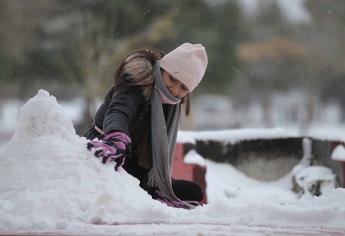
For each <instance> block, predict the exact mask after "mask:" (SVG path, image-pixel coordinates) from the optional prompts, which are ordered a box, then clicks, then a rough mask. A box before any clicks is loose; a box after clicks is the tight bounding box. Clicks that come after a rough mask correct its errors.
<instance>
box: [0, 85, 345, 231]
mask: <svg viewBox="0 0 345 236" xmlns="http://www.w3.org/2000/svg"><path fill="white" fill-rule="evenodd" d="M86 142H87V140H86V139H85V138H81V137H79V136H77V135H76V134H75V130H74V128H73V124H72V120H71V118H69V117H68V116H66V111H65V110H64V109H63V108H62V106H60V105H59V104H58V103H57V101H56V99H55V98H54V97H52V96H50V95H49V94H48V93H47V92H46V91H43V90H41V91H39V93H38V94H37V95H36V96H35V97H34V98H32V99H30V100H29V101H28V102H27V103H26V104H25V106H24V107H23V108H22V109H21V113H20V118H19V121H18V125H17V128H16V130H15V133H14V136H13V137H12V139H11V140H10V141H9V142H8V143H6V144H5V145H4V146H3V147H2V148H1V150H0V179H1V181H0V234H8V233H22V234H27V233H31V234H42V233H45V234H64V235H66V234H73V235H85V234H89V235H95V234H97V235H99V234H103V235H150V234H157V235H229V234H230V235H231V234H234V235H344V234H345V223H344V219H345V204H344V199H345V189H343V188H338V189H332V190H329V191H327V192H326V193H324V194H323V195H322V196H320V197H304V198H301V199H298V198H297V197H296V195H294V194H293V193H292V192H291V191H290V189H291V182H290V179H291V176H289V175H288V176H286V177H285V178H283V179H281V180H279V181H276V182H271V183H265V182H259V181H256V180H253V179H250V178H248V177H247V176H245V175H244V174H242V173H240V172H238V171H237V170H236V169H235V168H233V167H231V166H229V165H224V164H216V163H213V162H210V161H207V160H204V159H202V157H200V156H198V154H197V153H195V152H192V153H189V155H188V158H187V161H188V162H198V163H200V162H201V163H203V165H206V167H207V176H206V178H207V186H208V187H207V196H208V200H209V204H207V205H204V206H203V207H198V208H196V209H194V210H184V209H174V208H170V207H167V206H165V205H164V204H162V203H160V202H158V201H154V200H152V199H151V197H150V196H149V195H148V194H147V193H146V192H144V191H143V190H142V189H141V188H140V187H139V182H138V180H136V179H135V178H133V177H131V176H130V175H128V174H127V173H126V172H125V171H124V170H123V169H121V170H120V171H119V172H115V171H114V169H113V166H112V165H111V164H107V165H103V164H102V163H101V162H100V161H99V160H97V159H96V158H94V157H93V156H92V154H91V153H90V152H88V151H87V150H86V148H85V144H86Z"/></svg>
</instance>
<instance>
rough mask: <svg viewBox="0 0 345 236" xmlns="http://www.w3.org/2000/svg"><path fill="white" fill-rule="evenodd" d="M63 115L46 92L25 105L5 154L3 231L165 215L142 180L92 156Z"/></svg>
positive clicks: (0, 199) (0, 192)
mask: <svg viewBox="0 0 345 236" xmlns="http://www.w3.org/2000/svg"><path fill="white" fill-rule="evenodd" d="M64 113H65V112H64V110H63V109H62V107H61V106H60V105H58V103H57V101H56V99H55V98H54V97H51V96H49V94H48V93H47V92H45V91H43V90H40V91H39V92H38V94H37V96H35V97H34V98H32V99H30V100H29V101H28V102H27V104H26V105H24V107H23V108H22V110H21V114H20V119H19V125H18V127H17V128H16V130H15V134H14V136H13V138H12V139H11V141H10V142H9V143H7V144H6V145H5V146H4V147H3V148H2V150H1V152H0V179H1V182H0V229H1V228H8V229H11V228H13V229H17V230H18V229H21V228H29V229H37V228H38V229H39V228H44V229H46V228H53V229H54V228H55V229H61V228H66V227H68V226H69V225H70V224H73V223H81V222H83V223H113V222H122V221H127V220H128V219H131V220H134V221H135V220H137V221H141V220H142V219H143V218H145V217H143V216H146V214H147V213H150V215H151V218H152V219H160V218H164V212H165V208H164V207H163V205H162V204H160V203H159V202H156V201H153V200H152V199H151V197H150V196H149V195H147V194H146V193H145V192H144V191H143V190H142V189H141V188H140V187H139V186H138V184H139V182H138V180H136V179H135V178H133V177H131V176H130V175H128V174H126V173H125V171H124V170H122V171H120V172H115V171H114V169H113V166H112V165H108V166H104V165H103V164H102V163H101V162H100V161H99V160H97V159H96V158H94V157H92V155H91V153H90V152H89V151H88V150H87V149H86V148H85V147H86V145H85V143H86V139H85V138H80V137H79V136H77V135H76V134H75V130H74V128H73V125H72V121H71V120H70V119H68V118H67V117H66V115H65V114H64Z"/></svg>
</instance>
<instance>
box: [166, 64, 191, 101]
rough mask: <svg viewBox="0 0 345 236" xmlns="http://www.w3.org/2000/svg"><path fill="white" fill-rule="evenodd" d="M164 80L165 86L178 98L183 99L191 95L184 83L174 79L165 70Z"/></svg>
mask: <svg viewBox="0 0 345 236" xmlns="http://www.w3.org/2000/svg"><path fill="white" fill-rule="evenodd" d="M163 80H164V84H165V86H166V87H167V88H168V89H169V91H170V93H171V94H172V95H173V96H175V97H177V98H183V97H184V96H186V95H187V94H188V93H189V90H188V88H187V87H186V86H185V85H184V84H183V83H181V82H180V81H179V80H177V79H176V78H174V77H173V76H172V75H170V74H169V73H168V72H166V71H165V70H163Z"/></svg>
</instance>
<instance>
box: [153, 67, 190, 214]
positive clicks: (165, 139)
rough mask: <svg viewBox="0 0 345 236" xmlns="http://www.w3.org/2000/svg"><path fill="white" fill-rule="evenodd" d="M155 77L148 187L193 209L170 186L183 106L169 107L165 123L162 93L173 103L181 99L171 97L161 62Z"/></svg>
mask: <svg viewBox="0 0 345 236" xmlns="http://www.w3.org/2000/svg"><path fill="white" fill-rule="evenodd" d="M153 78H154V88H153V91H152V95H151V147H152V169H151V170H150V172H149V176H148V185H149V186H151V187H158V189H159V190H160V191H161V194H162V195H163V196H164V197H166V198H168V199H170V200H172V201H175V202H178V203H179V204H182V205H183V206H185V207H186V208H189V209H190V208H193V207H194V206H193V205H191V204H189V203H187V202H184V201H182V200H180V199H179V198H178V197H176V195H175V194H174V191H173V189H172V185H171V165H172V160H173V156H174V150H175V144H176V137H177V130H178V127H179V122H180V115H181V104H180V103H177V104H176V105H169V106H168V110H167V114H166V116H167V117H166V120H165V117H164V113H163V106H162V103H161V98H160V92H161V93H163V94H164V95H165V96H167V97H168V98H169V99H171V100H175V101H177V100H178V98H175V97H174V96H172V95H171V93H170V92H169V90H168V89H167V88H166V86H165V84H164V81H163V78H162V73H161V69H160V65H159V62H156V63H155V65H154V68H153Z"/></svg>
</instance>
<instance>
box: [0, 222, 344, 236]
mask: <svg viewBox="0 0 345 236" xmlns="http://www.w3.org/2000/svg"><path fill="white" fill-rule="evenodd" d="M0 235H1V236H2V235H13V236H23V235H29V236H30V235H32V236H55V235H60V236H81V235H87V236H96V235H100V236H110V235H111V236H113V235H123V236H126V235H128V236H144V235H164V236H177V235H186V236H188V235H191V236H192V235H195V236H204V235H239V236H261V235H265V236H267V235H272V236H273V235H279V236H292V235H294V236H312V235H320V236H343V235H345V231H342V230H327V229H313V228H281V227H280V228H273V227H259V226H253V227H249V226H238V225H214V224H128V225H111V226H110V225H109V226H103V225H98V226H93V227H90V228H89V229H87V230H85V229H84V230H80V231H79V230H75V231H74V230H73V231H65V230H63V231H55V232H51V231H50V232H49V231H48V232H40V233H32V234H30V233H29V234H28V233H18V234H0Z"/></svg>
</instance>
